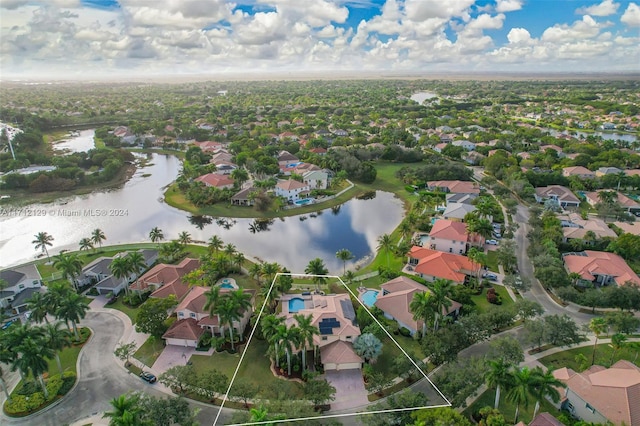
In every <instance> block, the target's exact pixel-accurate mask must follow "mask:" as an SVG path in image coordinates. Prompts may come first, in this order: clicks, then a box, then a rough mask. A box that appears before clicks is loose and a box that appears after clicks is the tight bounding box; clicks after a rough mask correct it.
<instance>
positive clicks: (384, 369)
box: [371, 334, 423, 378]
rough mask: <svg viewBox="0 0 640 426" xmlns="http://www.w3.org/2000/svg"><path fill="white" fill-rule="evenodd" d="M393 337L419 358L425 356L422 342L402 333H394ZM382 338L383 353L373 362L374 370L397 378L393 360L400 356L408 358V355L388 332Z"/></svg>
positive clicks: (405, 349)
mask: <svg viewBox="0 0 640 426" xmlns="http://www.w3.org/2000/svg"><path fill="white" fill-rule="evenodd" d="M393 338H394V339H395V341H396V342H398V345H400V347H401V348H402V349H404V351H405V352H406V353H408V354H409V355H412V356H415V357H417V358H423V354H422V348H421V347H420V342H418V341H417V340H413V338H412V337H404V336H401V335H397V336H395V335H394V336H393ZM380 340H381V341H382V355H380V357H379V358H378V360H377V361H376V362H375V363H374V364H371V365H372V367H373V371H375V372H377V373H382V374H384V375H385V376H386V377H389V378H395V377H396V376H397V375H396V374H393V373H392V372H391V367H392V366H393V360H394V359H396V358H400V357H403V358H406V356H405V354H403V353H402V351H401V350H400V349H399V348H398V347H397V346H396V345H395V344H394V343H393V342H392V341H391V339H389V336H387V335H386V334H385V335H384V336H383V337H382V338H381V339H380Z"/></svg>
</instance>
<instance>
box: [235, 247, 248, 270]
mask: <svg viewBox="0 0 640 426" xmlns="http://www.w3.org/2000/svg"><path fill="white" fill-rule="evenodd" d="M245 260H246V258H245V257H244V254H242V253H240V252H238V253H236V254H234V255H233V258H232V261H233V264H234V265H235V267H236V269H237V271H238V273H240V272H242V265H243V264H244V261H245Z"/></svg>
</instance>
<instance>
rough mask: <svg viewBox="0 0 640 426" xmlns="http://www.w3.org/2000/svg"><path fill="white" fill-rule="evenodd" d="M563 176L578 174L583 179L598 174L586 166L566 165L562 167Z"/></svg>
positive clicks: (591, 177)
mask: <svg viewBox="0 0 640 426" xmlns="http://www.w3.org/2000/svg"><path fill="white" fill-rule="evenodd" d="M562 176H564V177H571V176H576V177H579V178H581V179H593V178H595V177H596V174H595V172H592V171H591V170H589V169H587V168H586V167H582V166H572V167H565V168H564V169H562Z"/></svg>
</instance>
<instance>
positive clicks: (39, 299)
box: [27, 292, 51, 324]
mask: <svg viewBox="0 0 640 426" xmlns="http://www.w3.org/2000/svg"><path fill="white" fill-rule="evenodd" d="M27 302H28V305H27V309H28V310H29V311H31V320H32V321H35V322H38V323H39V322H42V320H44V321H45V322H46V323H47V324H49V320H48V319H47V314H48V313H49V311H50V310H51V297H50V295H49V294H48V293H41V292H38V293H33V294H32V295H31V297H30V298H29V300H27Z"/></svg>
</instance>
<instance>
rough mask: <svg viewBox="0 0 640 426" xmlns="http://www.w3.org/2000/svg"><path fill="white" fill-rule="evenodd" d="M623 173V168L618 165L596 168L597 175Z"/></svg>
mask: <svg viewBox="0 0 640 426" xmlns="http://www.w3.org/2000/svg"><path fill="white" fill-rule="evenodd" d="M620 173H622V170H621V169H619V168H617V167H600V168H599V169H598V170H596V176H597V177H601V176H606V175H618V174H620Z"/></svg>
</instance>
